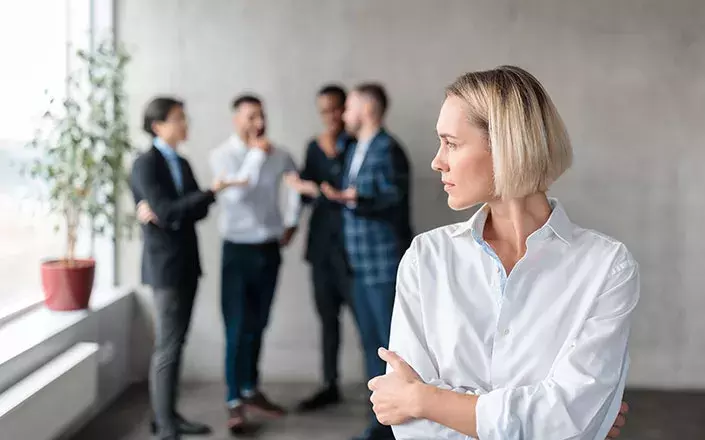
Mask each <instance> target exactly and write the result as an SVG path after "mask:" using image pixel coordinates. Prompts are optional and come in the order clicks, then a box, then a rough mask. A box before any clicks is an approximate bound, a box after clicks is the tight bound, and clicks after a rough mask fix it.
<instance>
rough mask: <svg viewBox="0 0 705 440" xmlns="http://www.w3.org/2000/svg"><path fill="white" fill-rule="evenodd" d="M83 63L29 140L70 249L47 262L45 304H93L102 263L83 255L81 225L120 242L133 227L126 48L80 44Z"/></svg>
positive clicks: (32, 170) (33, 169)
mask: <svg viewBox="0 0 705 440" xmlns="http://www.w3.org/2000/svg"><path fill="white" fill-rule="evenodd" d="M77 57H78V60H79V61H80V64H81V67H80V68H79V69H78V70H77V71H76V72H74V73H73V74H72V75H70V76H69V78H68V79H67V88H66V91H67V93H66V97H65V98H63V99H61V100H60V101H58V102H57V100H55V99H50V100H49V109H48V110H47V111H46V112H45V114H44V117H43V122H44V124H43V126H42V127H41V128H40V129H39V130H37V133H36V135H35V138H34V139H33V140H32V142H31V143H30V144H29V147H30V148H32V149H34V150H35V152H36V156H35V158H34V159H33V161H32V162H31V163H30V164H29V165H28V166H26V167H25V168H24V170H25V172H26V173H28V174H29V175H30V176H31V177H32V178H34V179H38V180H41V181H42V182H43V183H44V186H45V188H46V192H45V195H46V196H47V197H46V198H47V202H48V206H49V209H50V211H51V212H52V213H53V214H57V215H58V216H59V217H60V218H61V224H60V225H57V227H56V228H55V229H56V230H57V231H63V233H64V234H65V237H66V254H65V255H64V256H63V257H61V258H51V259H47V260H46V261H44V262H43V263H42V265H41V278H42V286H43V290H44V295H45V303H46V305H47V307H48V308H49V309H52V310H79V309H85V308H87V307H88V303H89V300H90V295H91V292H92V289H93V281H94V277H95V266H96V262H95V260H94V258H93V256H90V257H88V258H79V257H77V255H76V245H77V242H78V238H79V232H80V231H84V230H87V231H89V232H90V234H91V255H92V254H93V250H94V246H93V242H94V237H95V234H96V233H111V234H112V235H113V240H114V242H117V240H118V238H119V236H120V234H121V233H122V232H123V231H124V230H125V229H124V226H129V225H130V224H131V223H130V222H127V221H125V222H121V218H120V215H119V210H118V207H119V203H120V191H121V190H122V189H123V186H124V183H125V179H126V175H127V171H126V166H125V162H126V160H127V158H128V156H129V154H130V153H131V152H132V146H131V144H130V140H129V136H128V128H127V123H126V115H125V111H124V102H125V99H124V98H125V93H124V71H125V66H126V64H127V62H128V60H129V57H128V55H127V54H126V53H125V51H124V50H123V49H122V48H120V47H117V46H115V45H114V44H113V43H112V42H111V41H109V40H106V41H105V42H103V43H101V44H100V45H98V46H97V48H96V49H95V50H92V51H90V52H87V51H78V52H77Z"/></svg>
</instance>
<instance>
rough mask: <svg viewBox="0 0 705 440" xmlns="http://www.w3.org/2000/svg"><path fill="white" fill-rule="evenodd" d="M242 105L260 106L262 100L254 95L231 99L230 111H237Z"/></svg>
mask: <svg viewBox="0 0 705 440" xmlns="http://www.w3.org/2000/svg"><path fill="white" fill-rule="evenodd" d="M242 104H256V105H262V100H261V99H259V98H258V97H256V96H255V95H240V96H238V97H237V98H235V99H233V105H232V109H233V110H237V109H238V108H240V106H241V105H242Z"/></svg>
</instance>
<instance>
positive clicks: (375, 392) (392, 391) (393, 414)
mask: <svg viewBox="0 0 705 440" xmlns="http://www.w3.org/2000/svg"><path fill="white" fill-rule="evenodd" d="M378 354H379V357H380V358H381V359H382V360H383V361H385V362H386V363H388V364H389V365H390V366H391V367H392V370H393V371H391V372H389V373H387V374H385V375H384V376H377V377H375V378H374V379H372V380H370V381H369V382H368V384H367V386H368V388H369V389H370V391H372V396H371V397H370V401H371V402H372V409H373V410H374V412H375V415H376V416H377V420H379V422H380V423H381V424H383V425H400V424H402V423H405V422H408V421H409V420H412V419H415V418H418V417H420V414H421V403H422V399H421V393H422V391H423V388H424V387H426V384H424V382H423V381H422V380H421V377H420V376H419V375H418V374H417V373H416V371H414V369H413V368H411V367H410V366H409V364H407V363H406V362H405V361H404V359H402V358H401V357H399V355H398V354H396V353H394V352H392V351H389V350H386V349H384V348H380V349H379V351H378Z"/></svg>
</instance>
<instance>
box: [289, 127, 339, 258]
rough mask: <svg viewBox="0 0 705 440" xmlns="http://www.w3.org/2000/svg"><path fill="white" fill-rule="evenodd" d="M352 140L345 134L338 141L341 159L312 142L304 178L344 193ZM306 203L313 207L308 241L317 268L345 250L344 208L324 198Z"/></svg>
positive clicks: (309, 253) (307, 151)
mask: <svg viewBox="0 0 705 440" xmlns="http://www.w3.org/2000/svg"><path fill="white" fill-rule="evenodd" d="M348 142H349V136H348V135H347V134H345V133H343V134H341V135H340V136H339V137H338V140H337V147H338V152H339V153H338V156H336V157H333V158H329V157H328V156H326V154H325V153H324V152H323V151H322V150H321V148H320V147H319V146H318V141H317V140H316V139H313V140H311V142H309V144H308V148H307V149H306V161H305V163H304V168H303V170H301V178H302V179H304V180H311V181H314V182H316V183H317V184H318V185H320V184H321V183H323V182H328V183H329V184H330V185H331V186H333V187H334V188H337V189H340V188H341V183H342V175H343V165H344V164H343V161H344V159H345V149H346V148H347V146H348ZM302 199H303V202H304V203H305V204H308V205H310V206H311V208H312V211H311V218H310V220H309V228H308V237H307V239H306V254H305V258H306V260H308V261H310V262H311V263H313V264H316V263H318V262H321V261H324V260H325V259H326V258H328V256H329V254H330V253H331V251H332V250H334V248H335V247H338V248H339V249H342V248H343V246H344V245H345V244H344V242H343V208H342V206H341V205H340V203H338V202H333V201H330V200H328V199H327V198H326V197H325V196H324V195H323V194H321V195H319V196H318V197H317V198H315V199H311V198H309V197H306V196H303V197H302Z"/></svg>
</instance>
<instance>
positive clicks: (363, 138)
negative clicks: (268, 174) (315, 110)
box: [320, 84, 412, 440]
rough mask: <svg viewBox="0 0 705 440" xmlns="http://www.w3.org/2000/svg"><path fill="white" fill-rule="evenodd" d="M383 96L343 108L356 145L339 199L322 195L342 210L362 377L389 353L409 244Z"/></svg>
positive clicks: (400, 167) (374, 89)
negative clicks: (383, 352)
mask: <svg viewBox="0 0 705 440" xmlns="http://www.w3.org/2000/svg"><path fill="white" fill-rule="evenodd" d="M386 109H387V95H386V93H385V91H384V88H383V87H382V86H381V85H378V84H362V85H360V86H358V87H356V88H355V90H354V91H353V92H352V93H351V94H350V96H349V97H348V99H347V102H346V108H345V114H344V116H343V118H344V120H345V127H346V130H348V132H350V133H351V134H353V135H354V136H355V137H356V138H357V139H358V140H357V143H353V144H351V145H350V146H349V147H348V149H347V151H346V158H345V166H344V172H343V185H342V188H347V189H344V190H342V191H339V190H336V189H335V188H333V187H332V186H330V185H328V184H326V183H323V184H322V185H321V188H320V189H321V192H323V194H324V195H325V196H326V197H327V198H328V199H331V200H337V201H339V202H341V203H344V204H345V206H346V208H345V210H344V212H343V219H344V221H343V225H344V235H345V247H346V250H347V255H348V259H349V262H350V265H351V267H352V271H353V277H354V279H353V294H352V299H353V307H354V310H355V315H356V318H357V321H358V326H359V329H360V336H361V339H362V344H363V348H364V351H365V363H366V369H367V375H368V377H369V378H370V379H371V378H373V377H376V376H378V375H382V374H384V372H385V364H384V362H383V361H382V360H381V359H380V358H379V357H378V355H377V350H378V349H379V347H387V344H388V342H389V330H390V325H391V320H392V309H393V306H394V292H395V281H396V273H397V266H398V265H399V261H400V260H401V257H402V255H403V253H404V251H406V249H407V247H408V246H409V244H410V243H411V239H412V232H411V222H410V214H409V198H410V184H409V180H410V176H409V174H410V167H409V161H408V159H407V157H406V154H405V153H404V150H403V149H402V147H401V145H400V144H399V142H397V141H396V139H394V138H393V137H392V136H391V135H390V134H389V133H387V132H386V131H385V129H384V128H383V121H384V114H385V111H386ZM357 438H358V439H364V440H377V439H393V438H394V437H393V435H392V431H391V429H390V428H389V427H386V426H382V425H381V424H379V423H378V422H377V420H376V419H375V418H374V416H373V422H372V424H371V425H370V427H369V428H368V429H367V431H366V432H365V433H364V434H363V435H362V436H361V437H357Z"/></svg>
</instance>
